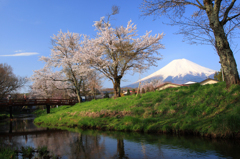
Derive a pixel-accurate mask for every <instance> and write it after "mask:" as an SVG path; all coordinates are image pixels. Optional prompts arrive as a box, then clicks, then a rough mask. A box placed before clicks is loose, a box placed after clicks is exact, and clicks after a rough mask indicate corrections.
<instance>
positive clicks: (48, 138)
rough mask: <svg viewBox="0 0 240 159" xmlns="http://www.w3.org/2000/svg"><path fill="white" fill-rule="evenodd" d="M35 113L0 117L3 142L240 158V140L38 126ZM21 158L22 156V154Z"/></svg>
mask: <svg viewBox="0 0 240 159" xmlns="http://www.w3.org/2000/svg"><path fill="white" fill-rule="evenodd" d="M33 120H34V116H24V115H22V116H19V117H18V118H15V119H13V120H12V121H10V120H9V119H6V120H2V121H0V140H1V142H2V144H5V145H10V146H13V147H21V146H24V147H26V146H32V147H34V148H37V147H39V146H47V147H48V150H49V151H50V152H52V153H53V154H55V155H57V156H59V157H60V158H62V159H81V158H83V159H98V158H99V159H105V158H106V159H108V158H109V159H115V158H117V159H128V158H129V159H132V158H133V159H134V158H136V159H152V158H153V159H158V158H159V159H163V158H164V159H195V158H199V159H202V158H204V159H225V158H226V159H230V158H234V159H235V158H236V159H239V158H240V143H239V141H237V140H236V141H235V140H216V139H207V138H200V137H193V136H191V137H186V136H174V135H162V134H142V133H135V132H114V131H97V130H81V129H77V128H76V129H74V128H73V129H68V130H60V129H51V128H38V127H36V126H35V125H34V124H33ZM20 158H21V157H20Z"/></svg>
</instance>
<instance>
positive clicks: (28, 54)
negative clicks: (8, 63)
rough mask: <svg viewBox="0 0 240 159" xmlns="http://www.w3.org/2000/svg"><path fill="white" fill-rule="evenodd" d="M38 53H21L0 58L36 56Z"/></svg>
mask: <svg viewBox="0 0 240 159" xmlns="http://www.w3.org/2000/svg"><path fill="white" fill-rule="evenodd" d="M37 54H39V53H37V52H22V53H17V54H12V55H0V56H32V55H37Z"/></svg>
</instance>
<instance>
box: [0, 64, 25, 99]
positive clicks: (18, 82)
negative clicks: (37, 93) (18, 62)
mask: <svg viewBox="0 0 240 159" xmlns="http://www.w3.org/2000/svg"><path fill="white" fill-rule="evenodd" d="M26 82H27V79H26V78H25V77H17V76H16V75H15V74H14V73H13V72H12V67H11V66H10V65H8V64H6V63H4V64H0V99H3V98H4V97H5V96H6V95H7V94H9V93H12V92H13V91H16V90H17V89H19V88H21V87H22V86H24V84H26Z"/></svg>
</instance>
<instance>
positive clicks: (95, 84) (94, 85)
mask: <svg viewBox="0 0 240 159" xmlns="http://www.w3.org/2000/svg"><path fill="white" fill-rule="evenodd" d="M87 79H88V80H87V85H88V88H89V89H90V94H91V95H92V96H93V98H94V99H95V96H96V94H97V90H100V89H101V88H102V76H101V75H100V74H99V73H98V72H97V71H93V72H91V73H89V75H88V78H87Z"/></svg>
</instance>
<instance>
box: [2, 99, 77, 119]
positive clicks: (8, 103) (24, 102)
mask: <svg viewBox="0 0 240 159" xmlns="http://www.w3.org/2000/svg"><path fill="white" fill-rule="evenodd" d="M76 103H78V100H76V99H10V100H7V99H3V100H0V108H9V109H10V117H11V118H12V107H13V106H14V107H15V106H20V107H21V106H36V105H46V107H47V113H50V105H75V104H76Z"/></svg>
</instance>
